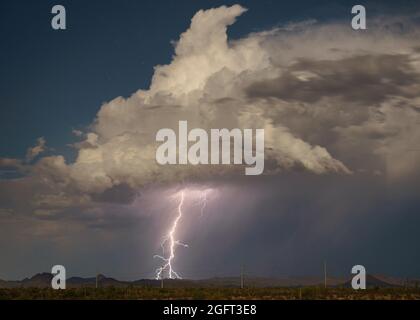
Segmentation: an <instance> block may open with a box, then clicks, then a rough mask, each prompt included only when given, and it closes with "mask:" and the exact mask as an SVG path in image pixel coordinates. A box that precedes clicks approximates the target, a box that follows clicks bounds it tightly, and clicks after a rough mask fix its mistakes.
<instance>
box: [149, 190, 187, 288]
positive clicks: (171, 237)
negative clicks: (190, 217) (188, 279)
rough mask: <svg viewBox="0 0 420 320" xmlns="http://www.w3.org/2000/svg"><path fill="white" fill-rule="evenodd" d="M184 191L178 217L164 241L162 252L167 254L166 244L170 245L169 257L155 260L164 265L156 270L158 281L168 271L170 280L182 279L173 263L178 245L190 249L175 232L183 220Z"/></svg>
mask: <svg viewBox="0 0 420 320" xmlns="http://www.w3.org/2000/svg"><path fill="white" fill-rule="evenodd" d="M184 198H185V195H184V191H181V192H180V200H179V204H178V215H177V216H176V218H175V220H174V222H173V224H172V227H171V229H170V230H169V232H168V234H167V236H166V237H165V239H164V240H163V242H162V244H161V247H162V251H163V254H165V244H166V243H169V244H168V247H169V255H168V257H164V256H161V255H155V256H154V257H155V258H159V259H161V260H162V261H163V262H164V264H163V265H162V266H161V267H159V268H157V269H156V280H160V279H162V273H163V272H164V271H165V270H167V272H168V277H169V279H175V278H176V279H181V277H180V276H179V274H178V273H177V272H176V271H174V269H173V267H172V262H173V260H174V258H175V247H176V246H178V245H181V246H183V247H188V245H187V244H185V243H182V242H180V241H179V240H176V239H175V232H176V228H177V227H178V223H179V220H181V218H182V214H183V213H182V206H183V205H184Z"/></svg>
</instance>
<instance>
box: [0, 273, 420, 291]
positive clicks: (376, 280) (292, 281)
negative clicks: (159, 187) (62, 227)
mask: <svg viewBox="0 0 420 320" xmlns="http://www.w3.org/2000/svg"><path fill="white" fill-rule="evenodd" d="M52 278H53V276H52V274H50V273H39V274H36V275H34V276H33V277H31V278H25V279H23V280H20V281H5V280H0V288H32V287H36V288H47V287H51V280H52ZM327 283H328V286H330V287H345V288H350V287H351V279H345V278H328V281H327ZM96 284H98V287H128V286H136V287H160V286H161V281H160V280H151V279H141V280H135V281H120V280H117V279H114V278H108V277H106V276H104V275H98V277H97V278H96V277H91V278H81V277H71V278H69V279H67V283H66V285H67V288H81V287H95V286H96ZM164 285H165V287H166V288H170V287H173V288H175V287H177V288H180V287H189V288H194V287H195V288H198V287H201V288H228V287H231V288H234V287H239V286H240V279H239V277H221V278H210V279H203V280H188V279H175V280H174V279H165V280H164ZM323 285H324V279H323V278H321V277H290V278H262V277H246V278H245V286H247V287H256V288H269V287H307V286H323ZM366 285H367V287H380V288H385V287H388V288H389V287H402V286H406V285H408V286H413V287H414V286H416V285H420V280H419V279H414V280H413V279H411V280H409V281H407V280H404V279H399V278H390V277H385V276H379V275H367V276H366Z"/></svg>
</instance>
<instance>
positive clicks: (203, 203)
mask: <svg viewBox="0 0 420 320" xmlns="http://www.w3.org/2000/svg"><path fill="white" fill-rule="evenodd" d="M206 207H207V190H204V191H203V192H202V194H201V210H200V212H201V216H203V215H204V209H206Z"/></svg>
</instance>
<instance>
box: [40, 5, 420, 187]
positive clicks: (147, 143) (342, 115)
mask: <svg viewBox="0 0 420 320" xmlns="http://www.w3.org/2000/svg"><path fill="white" fill-rule="evenodd" d="M245 11H246V9H245V8H243V7H241V6H239V5H234V6H231V7H226V6H222V7H219V8H216V9H209V10H201V11H199V12H197V13H196V14H195V15H194V17H193V18H192V20H191V25H190V27H189V29H188V30H186V31H185V32H184V33H182V34H181V35H180V37H179V39H178V41H177V42H176V43H175V45H174V49H175V54H174V56H173V59H172V61H171V63H170V64H168V65H161V66H156V67H155V72H154V75H153V78H152V81H151V85H150V88H149V89H148V90H139V91H137V92H135V93H134V94H133V95H132V96H131V97H129V98H123V97H117V98H115V99H114V100H112V101H110V102H108V103H105V104H104V105H102V107H101V108H100V110H99V112H98V113H97V116H96V119H95V120H94V122H93V123H92V125H91V126H90V130H89V132H86V133H85V134H84V136H85V137H86V139H85V140H84V141H80V142H79V143H76V144H75V145H76V146H77V152H78V155H77V158H76V160H75V161H74V162H73V163H67V162H66V160H65V158H64V157H63V156H60V155H56V156H49V157H44V158H42V159H40V160H39V161H38V162H37V163H36V165H34V166H33V169H32V173H33V175H34V176H37V177H41V178H40V179H42V181H43V182H44V183H45V184H46V185H47V186H48V188H47V189H52V190H56V189H57V188H58V189H59V190H71V192H79V193H81V194H101V193H103V192H105V191H106V190H109V189H112V188H115V187H117V186H120V185H126V186H129V187H131V188H133V189H134V188H139V187H142V186H144V185H147V184H150V183H154V182H173V181H179V180H182V179H188V178H194V177H199V176H201V177H203V176H207V175H208V176H212V175H221V174H222V175H227V174H235V173H236V171H235V168H234V167H233V166H226V167H225V166H223V167H222V168H220V167H218V168H217V169H215V168H214V167H212V166H192V165H187V166H161V165H158V164H157V163H156V160H155V151H156V147H157V145H156V142H155V136H156V132H157V131H158V130H159V129H161V128H173V129H174V130H176V128H177V125H178V121H179V120H187V121H188V124H189V126H191V128H192V127H200V128H204V129H210V128H264V129H265V146H266V150H265V156H266V174H278V173H279V172H281V171H284V170H289V169H295V168H299V169H304V170H308V171H310V172H314V173H317V174H321V173H327V172H337V173H350V172H357V171H363V172H375V173H378V174H388V175H390V176H400V175H404V174H407V173H410V172H412V171H413V170H416V169H417V168H418V163H420V161H419V160H420V150H419V149H418V148H417V147H416V145H417V141H419V138H420V127H419V126H418V123H419V121H420V109H419V107H418V105H419V104H418V102H419V100H418V99H419V98H418V96H419V93H420V85H419V83H420V82H419V81H418V80H419V77H420V49H419V47H418V46H417V47H416V46H415V41H414V39H416V38H417V39H418V35H419V28H418V26H417V25H416V24H413V23H412V22H411V21H410V19H409V18H407V17H403V18H401V21H402V22H401V21H400V20H398V18H395V19H397V20H398V21H395V25H401V23H402V25H403V26H404V28H405V29H404V30H403V31H401V30H400V29H398V30H395V29H394V28H393V25H394V24H393V23H394V21H388V22H386V23H385V22H383V21H382V20H380V19H378V20H375V21H373V22H372V23H371V25H370V28H369V30H367V31H364V32H356V31H354V30H352V29H351V28H349V26H348V25H344V24H340V23H336V24H317V23H316V22H314V21H310V23H300V24H294V25H292V26H290V27H285V28H278V29H274V30H269V31H264V32H258V33H252V34H249V35H247V36H245V37H243V38H240V39H235V40H229V39H228V36H227V28H228V27H229V26H230V25H231V24H233V23H234V22H235V21H236V19H237V18H238V17H239V16H240V15H242V14H243V13H245ZM80 135H81V133H80V134H79V136H80ZM402 152H409V153H410V158H402V157H400V154H401V153H402ZM240 172H241V173H240V174H243V171H242V170H241V171H240Z"/></svg>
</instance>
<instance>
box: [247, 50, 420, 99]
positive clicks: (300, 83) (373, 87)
mask: <svg viewBox="0 0 420 320" xmlns="http://www.w3.org/2000/svg"><path fill="white" fill-rule="evenodd" d="M410 60H411V57H410V56H409V55H402V54H400V55H388V54H382V55H363V56H356V57H351V58H346V59H341V60H334V61H328V60H324V61H323V60H320V61H319V60H300V61H298V62H296V63H294V64H293V65H292V66H290V68H288V69H286V70H284V71H283V73H282V75H281V76H280V77H278V78H276V79H272V80H266V81H260V82H257V83H254V84H251V85H250V86H249V87H248V88H247V90H246V91H247V93H248V95H249V96H250V97H251V98H272V97H274V98H279V99H281V100H285V101H292V102H294V101H297V102H305V103H314V102H318V101H319V100H320V99H322V98H323V97H339V98H341V99H342V100H343V102H354V103H360V104H361V107H364V106H365V105H366V104H378V103H381V102H383V101H384V100H385V99H387V97H389V96H392V95H398V96H403V97H408V98H410V97H413V95H414V93H413V94H410V93H408V92H405V91H404V90H403V86H408V85H411V84H416V83H418V82H419V80H420V77H419V74H418V72H417V71H416V70H414V69H413V67H412V66H411V65H410ZM302 73H309V75H308V78H307V79H299V76H298V75H299V74H301V75H302Z"/></svg>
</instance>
